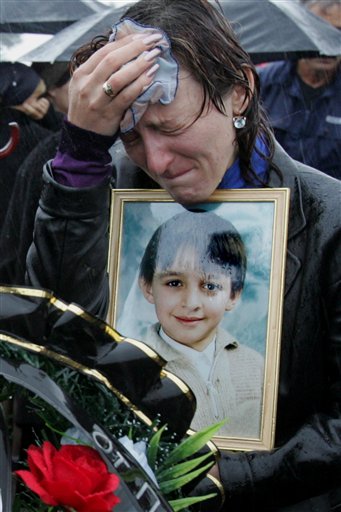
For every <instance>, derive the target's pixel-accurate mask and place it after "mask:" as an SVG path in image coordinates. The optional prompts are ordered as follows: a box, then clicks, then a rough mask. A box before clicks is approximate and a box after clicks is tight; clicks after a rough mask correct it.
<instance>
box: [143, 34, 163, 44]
mask: <svg viewBox="0 0 341 512" xmlns="http://www.w3.org/2000/svg"><path fill="white" fill-rule="evenodd" d="M162 38H163V35H162V34H151V35H150V36H148V37H146V38H145V39H143V42H144V44H147V45H148V44H151V43H155V42H156V41H159V40H160V39H162Z"/></svg>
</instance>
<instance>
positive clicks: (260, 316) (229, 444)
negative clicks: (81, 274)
mask: <svg viewBox="0 0 341 512" xmlns="http://www.w3.org/2000/svg"><path fill="white" fill-rule="evenodd" d="M289 199H290V190H289V189H287V188H278V189H270V188H269V189H235V190H218V191H216V192H215V193H214V194H213V195H212V196H211V198H210V199H209V200H208V201H206V202H205V203H202V204H200V205H195V206H193V207H189V208H188V209H190V210H191V209H192V210H193V209H194V210H200V211H203V212H211V213H215V214H216V215H218V216H219V217H222V218H223V219H226V220H228V221H230V222H232V224H233V225H234V226H235V228H236V229H237V231H238V232H239V233H240V235H241V238H242V240H243V242H244V244H245V248H246V253H247V270H246V277H245V285H244V288H243V291H242V294H241V297H240V299H239V301H238V304H237V306H236V307H235V308H234V311H233V312H232V314H226V315H224V318H223V320H222V323H223V326H222V327H223V329H224V332H225V329H226V331H228V333H230V334H231V335H232V336H233V339H236V340H238V342H239V346H240V347H241V346H247V347H248V349H250V351H251V352H252V351H253V352H258V353H259V354H260V355H261V357H262V358H263V362H264V365H263V372H262V374H261V391H260V398H259V411H260V412H259V418H258V417H257V415H255V414H251V413H248V414H246V413H245V414H244V418H243V419H242V421H243V422H244V421H246V422H245V429H244V427H242V428H241V430H239V429H238V431H236V432H234V431H233V430H232V433H231V434H227V435H226V434H224V435H218V436H216V437H215V438H214V439H213V440H214V442H215V443H216V444H217V446H218V447H219V448H220V449H222V450H224V449H228V450H264V449H272V448H273V447H274V439H275V428H276V406H277V390H278V374H279V355H280V339H281V324H282V304H283V293H284V277H285V261H286V243H287V229H288V212H289ZM185 210H186V208H185V207H183V206H181V205H180V204H178V203H176V202H175V201H174V200H173V199H172V198H171V196H170V195H169V194H168V193H167V192H165V191H163V190H136V189H135V190H125V189H117V190H113V191H112V205H111V219H110V241H109V256H108V273H109V283H110V301H109V310H108V317H107V322H108V323H109V324H110V325H112V326H113V327H114V328H115V329H117V331H118V332H119V333H120V334H121V335H123V336H125V337H127V338H131V339H136V340H140V341H143V342H144V343H146V344H147V345H148V341H147V340H146V338H145V337H146V336H147V334H146V330H147V329H148V328H149V326H150V325H151V324H153V323H154V322H155V321H156V320H157V318H156V315H155V311H154V307H153V306H152V304H149V303H148V302H147V301H146V300H145V297H143V294H142V292H141V290H140V289H139V286H138V281H139V280H138V272H139V265H140V262H141V259H142V256H143V253H144V250H145V248H146V246H147V244H148V242H149V240H150V237H151V236H152V234H153V233H154V231H155V230H156V229H157V228H158V227H159V226H160V225H161V224H162V223H163V222H165V221H166V220H168V219H169V218H171V217H174V216H175V215H177V214H178V213H181V212H183V211H185ZM169 250H170V251H174V246H173V247H170V248H169ZM225 317H226V318H225ZM148 332H149V331H148ZM152 348H153V347H152ZM154 349H155V348H154ZM236 353H237V352H236ZM224 354H225V352H224ZM232 364H233V363H232ZM166 370H168V368H167V367H166ZM255 372H256V370H255ZM255 374H256V373H255ZM250 375H253V370H252V371H251V370H250V371H246V370H245V375H244V374H243V373H242V378H241V379H239V382H246V381H247V380H248V379H249V378H250ZM183 380H184V381H185V382H186V379H183ZM190 387H191V386H190ZM255 390H256V391H255V393H254V394H255V395H257V392H258V391H257V390H258V384H257V385H255ZM226 396H227V395H226ZM224 397H225V395H224ZM250 403H251V402H250ZM257 407H258V406H257ZM250 410H252V409H250ZM246 411H247V409H246ZM257 414H258V412H257ZM215 422H216V421H213V419H212V423H215ZM228 423H229V421H228ZM231 423H232V424H233V421H231ZM253 423H255V424H256V425H257V428H254V427H253ZM236 425H237V423H236ZM241 425H244V423H241ZM248 429H249V430H250V432H252V433H251V434H250V433H249V430H248ZM241 431H245V432H248V433H246V434H241Z"/></svg>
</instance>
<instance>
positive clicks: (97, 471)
mask: <svg viewBox="0 0 341 512" xmlns="http://www.w3.org/2000/svg"><path fill="white" fill-rule="evenodd" d="M27 453H28V466H29V471H28V470H27V471H26V470H20V471H16V474H17V475H19V476H20V477H21V478H22V479H23V480H24V482H25V484H26V485H27V487H29V488H30V489H31V490H32V491H33V492H35V493H36V494H38V496H39V497H40V499H41V500H42V501H43V502H44V503H46V504H47V505H54V506H57V505H61V506H64V507H69V508H73V509H74V510H76V511H77V512H111V510H112V509H113V507H114V506H115V505H117V503H119V501H120V500H119V498H118V497H117V496H115V495H114V494H113V491H115V490H116V489H117V487H118V485H119V478H118V477H117V476H116V475H113V474H111V473H109V472H108V468H107V466H106V464H105V463H104V461H103V460H102V458H101V457H100V455H99V454H98V453H97V451H96V450H94V449H93V448H90V447H88V446H79V445H75V446H74V445H64V446H62V447H61V449H60V450H56V448H55V447H54V446H53V445H52V444H51V443H50V442H49V441H45V442H44V443H43V445H42V446H41V447H38V446H33V445H31V446H30V447H29V448H28V450H27Z"/></svg>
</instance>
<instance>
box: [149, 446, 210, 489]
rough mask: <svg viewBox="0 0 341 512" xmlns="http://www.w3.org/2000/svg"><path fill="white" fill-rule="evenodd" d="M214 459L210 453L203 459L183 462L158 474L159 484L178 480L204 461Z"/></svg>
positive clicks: (198, 458)
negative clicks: (164, 481) (172, 479)
mask: <svg viewBox="0 0 341 512" xmlns="http://www.w3.org/2000/svg"><path fill="white" fill-rule="evenodd" d="M209 457H212V453H211V452H208V453H205V455H202V456H201V457H197V458H196V459H191V460H187V461H185V462H181V463H180V464H176V465H175V466H173V467H171V468H167V469H164V470H161V471H160V472H158V473H157V474H156V476H157V480H158V482H162V481H163V480H170V479H171V478H178V477H179V476H182V475H185V474H186V473H189V472H190V471H192V470H193V469H194V468H196V467H197V466H199V464H201V463H202V462H203V461H204V460H206V459H208V458H209Z"/></svg>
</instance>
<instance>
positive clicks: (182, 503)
mask: <svg viewBox="0 0 341 512" xmlns="http://www.w3.org/2000/svg"><path fill="white" fill-rule="evenodd" d="M215 496H217V494H215V493H213V494H206V496H197V497H193V498H180V499H178V500H169V502H168V503H169V504H170V506H171V507H172V509H173V511H174V512H179V510H183V509H184V508H187V507H190V506H191V505H195V504H196V503H200V501H206V500H209V499H211V498H214V497H215Z"/></svg>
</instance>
